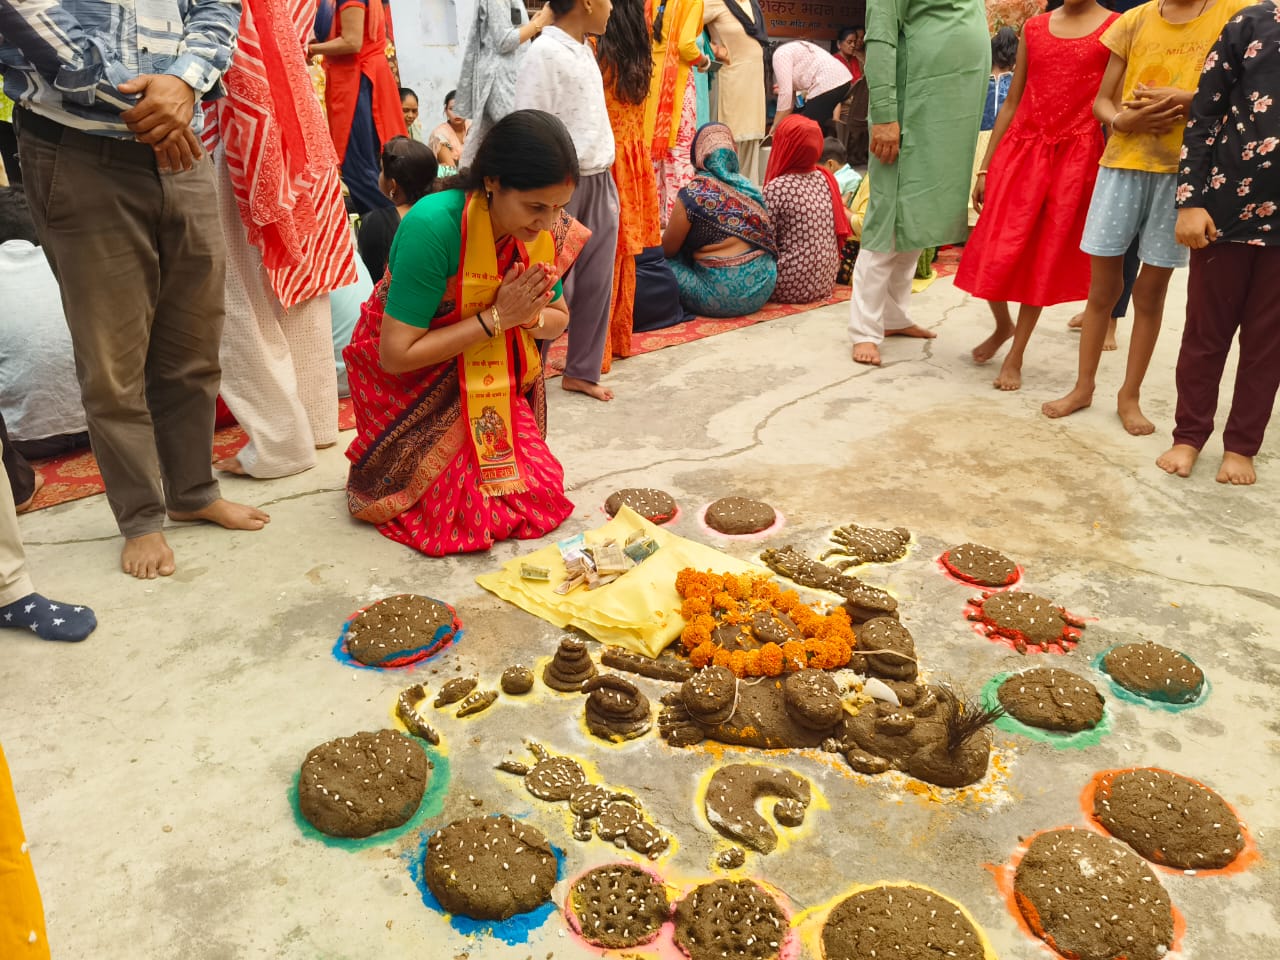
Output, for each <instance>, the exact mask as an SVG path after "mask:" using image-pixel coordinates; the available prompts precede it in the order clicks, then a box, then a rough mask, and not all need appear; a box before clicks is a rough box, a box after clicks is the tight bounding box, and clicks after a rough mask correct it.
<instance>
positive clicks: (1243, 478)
mask: <svg viewBox="0 0 1280 960" xmlns="http://www.w3.org/2000/svg"><path fill="white" fill-rule="evenodd" d="M1257 480H1258V475H1257V474H1256V473H1254V470H1253V457H1242V456H1241V455H1240V454H1238V453H1232V452H1231V451H1230V450H1228V451H1227V452H1226V453H1224V454H1223V455H1222V466H1221V467H1219V468H1218V482H1219V483H1230V484H1232V485H1233V486H1237V487H1247V486H1249V484H1251V483H1256V482H1257Z"/></svg>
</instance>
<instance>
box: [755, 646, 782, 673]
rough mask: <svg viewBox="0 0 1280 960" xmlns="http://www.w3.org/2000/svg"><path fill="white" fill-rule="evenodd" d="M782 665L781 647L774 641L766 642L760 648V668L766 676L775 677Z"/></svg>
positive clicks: (780, 671) (780, 670)
mask: <svg viewBox="0 0 1280 960" xmlns="http://www.w3.org/2000/svg"><path fill="white" fill-rule="evenodd" d="M783 666H784V660H783V654H782V648H781V647H780V646H778V645H777V644H776V643H766V644H765V645H764V646H763V647H761V648H760V670H761V672H762V673H763V674H764V675H765V676H766V677H776V676H777V675H778V674H780V673H782V670H783Z"/></svg>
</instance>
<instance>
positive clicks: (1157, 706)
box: [1089, 643, 1211, 713]
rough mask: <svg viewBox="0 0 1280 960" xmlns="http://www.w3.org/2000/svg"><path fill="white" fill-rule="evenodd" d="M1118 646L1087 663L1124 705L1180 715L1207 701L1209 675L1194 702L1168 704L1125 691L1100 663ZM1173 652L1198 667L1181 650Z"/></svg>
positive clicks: (1108, 649) (1202, 671)
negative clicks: (1104, 678)
mask: <svg viewBox="0 0 1280 960" xmlns="http://www.w3.org/2000/svg"><path fill="white" fill-rule="evenodd" d="M1120 646H1123V644H1120V643H1113V644H1112V645H1111V646H1109V647H1107V649H1105V650H1103V651H1102V652H1101V653H1099V654H1098V655H1097V656H1096V657H1094V658H1093V660H1091V661H1090V663H1089V665H1090V666H1091V667H1093V669H1094V670H1096V671H1097V672H1098V673H1100V674H1102V675H1103V676H1104V677H1106V678H1107V683H1108V684H1109V685H1110V686H1111V692H1112V693H1113V694H1115V696H1116V698H1117V699H1119V700H1123V701H1124V702H1125V703H1133V704H1137V705H1138V706H1140V707H1146V708H1147V709H1149V710H1163V711H1165V712H1166V713H1181V712H1182V711H1183V710H1191V709H1194V708H1195V707H1198V706H1200V704H1202V703H1204V702H1205V701H1206V700H1208V699H1209V692H1210V689H1211V685H1210V683H1209V675H1208V674H1207V673H1205V674H1204V686H1203V687H1201V688H1200V695H1199V696H1197V697H1196V698H1195V699H1194V700H1188V701H1187V702H1186V703H1170V702H1169V701H1167V700H1155V699H1152V698H1151V697H1142V696H1139V695H1138V694H1136V693H1134V692H1133V691H1132V690H1126V689H1125V688H1124V687H1122V686H1120V684H1118V683H1116V681H1115V679H1114V678H1113V677H1112V676H1111V674H1109V673H1107V671H1106V669H1105V668H1104V667H1103V666H1102V661H1103V660H1104V659H1105V658H1106V656H1107V654H1108V653H1110V652H1111V651H1112V650H1114V649H1115V648H1116V647H1120ZM1169 649H1170V650H1172V649H1173V648H1172V647H1170V648H1169ZM1174 652H1175V653H1177V654H1178V655H1179V656H1182V657H1186V659H1187V660H1188V662H1190V663H1191V664H1193V665H1194V666H1197V667H1199V666H1200V664H1198V663H1196V662H1195V661H1194V660H1192V659H1191V658H1190V657H1188V656H1187V655H1186V654H1185V653H1183V652H1182V651H1181V650H1175V651H1174ZM1201 673H1204V670H1203V668H1201Z"/></svg>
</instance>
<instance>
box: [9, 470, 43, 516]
mask: <svg viewBox="0 0 1280 960" xmlns="http://www.w3.org/2000/svg"><path fill="white" fill-rule="evenodd" d="M31 483H32V487H33V489H32V491H31V496H29V497H27V499H25V500H23V501H22V502H21V503H20V504H18V505H17V506H16V507H15V508H14V511H15V512H16V513H26V512H27V511H28V510H30V509H31V505H32V504H33V503H35V502H36V495H37V494H38V493H39V492H40V491H41V490H42V489H44V477H42V476H40V471H39V470H37V471H36V475H35V477H34V478H33V479H32V481H31Z"/></svg>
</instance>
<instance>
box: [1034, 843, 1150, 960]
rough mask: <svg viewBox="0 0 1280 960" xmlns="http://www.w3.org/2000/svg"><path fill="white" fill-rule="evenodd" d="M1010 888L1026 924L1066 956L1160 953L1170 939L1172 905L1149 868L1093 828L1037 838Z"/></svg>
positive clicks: (1101, 959)
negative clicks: (1092, 829)
mask: <svg viewBox="0 0 1280 960" xmlns="http://www.w3.org/2000/svg"><path fill="white" fill-rule="evenodd" d="M1013 892H1014V898H1015V900H1016V901H1017V904H1018V909H1019V911H1021V913H1022V916H1023V917H1024V918H1025V919H1026V921H1027V925H1028V926H1030V927H1031V929H1032V931H1033V932H1034V933H1035V934H1036V936H1038V937H1040V939H1042V940H1044V941H1045V942H1046V943H1048V944H1049V945H1050V946H1052V947H1053V948H1054V949H1055V950H1057V951H1058V953H1060V954H1062V955H1063V956H1064V957H1075V958H1078V960H1114V958H1117V957H1125V958H1126V960H1160V958H1161V957H1163V956H1164V955H1165V954H1166V953H1168V952H1169V949H1170V947H1172V945H1173V907H1172V905H1171V904H1170V902H1169V895H1168V894H1167V893H1166V892H1165V889H1164V887H1163V886H1161V885H1160V881H1159V879H1157V877H1156V875H1155V874H1154V873H1152V871H1151V867H1150V866H1148V865H1147V863H1146V861H1144V860H1143V859H1142V858H1141V857H1139V856H1138V855H1137V854H1136V853H1134V852H1133V851H1132V850H1130V849H1129V848H1128V847H1126V846H1125V845H1124V844H1122V843H1119V842H1117V841H1115V840H1112V839H1110V838H1108V837H1104V836H1101V835H1100V834H1096V833H1094V832H1093V831H1091V830H1051V831H1049V832H1047V833H1042V834H1040V835H1039V836H1038V837H1036V838H1035V839H1034V840H1033V841H1031V846H1030V847H1028V848H1027V852H1026V854H1025V855H1024V856H1023V858H1022V861H1021V862H1020V863H1019V864H1018V869H1017V871H1016V873H1015V874H1014V879H1013Z"/></svg>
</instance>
